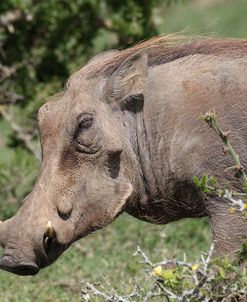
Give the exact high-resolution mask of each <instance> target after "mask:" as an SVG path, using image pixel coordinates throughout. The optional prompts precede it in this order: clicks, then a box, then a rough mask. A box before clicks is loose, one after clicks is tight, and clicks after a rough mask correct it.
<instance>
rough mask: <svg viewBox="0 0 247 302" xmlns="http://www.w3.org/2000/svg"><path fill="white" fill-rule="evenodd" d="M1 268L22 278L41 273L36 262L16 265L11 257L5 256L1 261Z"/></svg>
mask: <svg viewBox="0 0 247 302" xmlns="http://www.w3.org/2000/svg"><path fill="white" fill-rule="evenodd" d="M0 268H1V269H3V270H5V271H9V272H11V273H14V274H16V275H21V276H27V275H36V274H37V273H38V272H39V267H38V266H37V264H35V263H34V262H28V261H27V262H24V261H23V262H19V263H16V262H15V261H14V260H13V259H12V258H11V257H10V256H4V257H3V258H2V259H1V260H0Z"/></svg>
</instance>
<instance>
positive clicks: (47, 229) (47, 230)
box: [45, 221, 53, 238]
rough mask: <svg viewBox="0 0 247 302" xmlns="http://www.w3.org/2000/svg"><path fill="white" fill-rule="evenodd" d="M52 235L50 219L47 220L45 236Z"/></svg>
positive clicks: (49, 236)
mask: <svg viewBox="0 0 247 302" xmlns="http://www.w3.org/2000/svg"><path fill="white" fill-rule="evenodd" d="M52 235H53V227H52V224H51V221H48V222H47V227H46V231H45V237H48V238H51V237H52Z"/></svg>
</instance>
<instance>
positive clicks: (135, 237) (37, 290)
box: [0, 214, 210, 302]
mask: <svg viewBox="0 0 247 302" xmlns="http://www.w3.org/2000/svg"><path fill="white" fill-rule="evenodd" d="M209 241H210V235H209V228H208V224H207V220H206V219H199V220H197V219H193V220H191V219H187V220H183V221H180V222H177V223H173V224H170V225H168V226H165V227H164V226H154V225H151V224H148V223H144V222H141V221H138V220H136V219H134V218H132V217H130V216H128V215H127V214H126V215H122V217H120V218H118V220H116V221H115V222H114V223H113V224H112V225H110V226H108V227H107V228H105V229H104V230H101V231H98V232H96V233H94V234H92V235H90V236H88V237H86V238H83V239H81V240H80V241H78V242H77V243H76V244H75V245H74V246H73V247H71V248H70V249H69V250H68V251H67V252H65V254H64V255H63V256H61V257H60V258H59V260H58V261H57V262H56V263H55V264H53V265H52V266H50V267H48V268H46V269H44V270H42V271H41V272H40V273H39V274H38V275H37V276H35V277H19V276H15V275H12V274H9V273H7V272H4V271H0V301H1V302H12V301H21V302H33V301H36V302H41V301H42V302H67V301H70V302H72V301H80V290H81V281H82V280H85V281H90V282H93V281H102V278H103V276H106V277H107V278H108V279H109V281H110V282H111V284H112V285H113V286H114V287H115V288H119V287H123V286H122V283H123V284H127V283H128V282H129V281H130V279H131V278H135V279H136V280H138V281H139V282H140V284H142V285H143V286H145V282H146V280H145V277H144V274H143V269H144V267H143V266H142V265H141V264H140V263H139V258H136V257H133V256H132V255H133V253H134V252H135V250H136V247H137V245H138V244H139V245H140V246H141V247H142V249H143V250H144V251H145V252H146V253H147V255H149V256H150V258H151V259H152V260H154V261H160V260H161V259H162V257H164V256H167V257H168V256H169V257H173V256H176V257H182V256H183V253H184V251H187V252H188V258H189V259H195V258H196V255H199V253H200V251H201V250H205V251H206V250H207V248H208V246H209ZM103 282H104V281H103Z"/></svg>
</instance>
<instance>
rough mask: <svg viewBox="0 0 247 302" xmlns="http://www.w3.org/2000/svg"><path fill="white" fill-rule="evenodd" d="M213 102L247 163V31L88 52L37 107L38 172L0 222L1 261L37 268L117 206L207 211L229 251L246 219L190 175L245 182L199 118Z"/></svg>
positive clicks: (169, 212) (171, 215) (149, 213)
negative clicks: (239, 35) (241, 36)
mask: <svg viewBox="0 0 247 302" xmlns="http://www.w3.org/2000/svg"><path fill="white" fill-rule="evenodd" d="M212 109H215V110H216V112H217V114H218V121H219V124H220V125H221V127H222V128H223V129H227V130H230V131H231V133H232V135H231V138H232V142H233V145H234V146H235V148H236V150H237V152H238V154H240V156H241V159H242V164H243V165H244V166H247V162H246V160H247V156H246V154H247V40H220V39H213V38H209V39H206V38H201V39H194V40H193V39H190V41H188V40H187V39H186V38H178V37H169V36H168V37H166V36H163V37H156V38H153V39H151V40H149V41H146V42H143V43H141V44H138V45H136V46H134V47H132V48H129V49H126V50H123V51H116V50H112V51H108V52H105V53H102V54H99V55H98V56H96V57H94V58H93V59H91V60H90V61H89V62H88V63H87V65H85V66H84V67H83V68H81V69H80V70H79V71H78V72H76V73H75V74H73V75H72V76H71V78H70V79H69V81H68V84H67V87H66V89H65V91H64V92H63V93H62V94H59V95H58V96H57V97H56V98H55V99H53V100H50V101H49V102H47V103H46V104H44V105H43V106H42V107H41V108H40V110H39V113H38V125H39V133H40V140H41V146H42V163H41V167H40V172H39V176H38V179H37V181H36V183H35V186H34V188H33V191H32V192H31V193H30V194H29V195H28V196H27V197H26V199H25V202H24V204H23V206H22V207H21V209H20V210H19V211H18V212H17V214H16V215H15V216H14V217H13V218H11V219H9V220H6V221H4V222H2V223H1V224H0V243H1V245H2V246H3V248H4V249H5V251H4V255H3V258H2V259H1V261H0V268H2V269H4V270H7V271H10V272H12V273H15V274H19V275H34V274H36V273H38V271H39V270H40V269H41V268H43V267H45V266H47V265H49V264H51V263H52V262H54V261H55V260H56V259H57V258H58V257H59V256H60V255H61V254H62V253H63V252H64V251H65V250H66V249H67V248H68V247H69V246H70V245H71V244H72V243H73V242H75V241H76V240H78V239H80V238H82V237H84V236H86V235H87V234H89V233H91V232H93V231H95V230H97V229H100V228H102V227H104V226H106V225H107V224H109V223H111V222H112V221H113V220H114V219H115V218H116V217H117V216H118V215H120V214H121V213H122V212H127V213H129V214H130V215H133V216H134V217H136V218H138V219H141V220H145V221H147V222H151V223H156V224H166V223H169V222H172V221H175V220H178V219H181V218H185V217H202V216H208V217H209V220H210V222H211V226H212V236H213V240H214V242H215V253H216V254H220V255H228V256H230V257H233V256H234V255H235V254H236V252H237V251H238V250H239V248H240V246H241V241H242V240H243V236H244V235H246V234H247V221H246V220H244V219H243V217H242V216H241V215H239V214H231V215H230V214H229V213H228V207H229V206H228V205H227V203H225V202H223V201H222V200H218V198H217V197H210V198H209V197H208V196H206V195H204V194H203V193H202V192H201V191H200V190H199V189H198V188H196V187H195V185H194V184H193V175H197V176H201V175H202V174H204V173H205V172H208V173H210V174H212V175H215V176H216V177H218V179H219V181H222V182H225V181H226V180H227V181H232V182H233V186H234V187H235V188H236V189H239V188H238V182H237V181H236V180H235V178H234V176H233V173H232V172H229V171H227V172H226V171H225V172H224V168H226V167H228V166H231V165H232V162H231V158H230V156H225V155H224V154H223V152H222V146H221V141H220V139H219V138H218V137H217V135H216V134H215V133H214V131H212V130H211V129H210V128H208V127H207V125H206V124H205V123H203V122H202V121H201V120H200V119H199V118H198V117H199V115H200V113H205V112H207V111H209V110H212ZM188 240H189V238H188Z"/></svg>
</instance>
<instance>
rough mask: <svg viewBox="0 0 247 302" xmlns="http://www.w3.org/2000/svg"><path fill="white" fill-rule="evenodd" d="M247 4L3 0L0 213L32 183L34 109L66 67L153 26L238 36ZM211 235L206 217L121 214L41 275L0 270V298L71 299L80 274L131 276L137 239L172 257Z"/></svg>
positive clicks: (224, 0) (204, 243) (201, 246)
mask: <svg viewBox="0 0 247 302" xmlns="http://www.w3.org/2000/svg"><path fill="white" fill-rule="evenodd" d="M246 11H247V2H246V1H245V0H173V1H172V0H163V1H162V0H149V1H148V0H144V1H141V0H127V1H117V0H109V1H108V0H107V1H106V0H99V1H98V0H71V1H68V0H63V1H61V0H60V1H59V0H50V1H34V0H4V1H1V2H0V219H6V218H8V217H10V216H12V215H13V214H14V213H15V212H16V210H17V208H18V207H19V206H20V205H21V202H22V200H23V198H24V196H25V195H26V194H28V193H29V192H30V190H31V188H32V185H33V183H34V181H35V177H36V175H37V171H38V165H39V159H37V158H36V157H39V156H36V157H35V155H34V154H33V152H30V150H29V148H28V147H27V142H28V141H31V142H32V144H33V146H34V147H35V150H37V152H35V153H36V154H37V153H39V144H38V133H37V127H36V114H37V110H38V108H39V107H40V106H41V105H42V104H43V103H44V102H45V101H46V100H47V98H48V96H50V95H52V94H53V93H56V92H59V91H60V90H61V89H63V86H64V83H65V81H66V79H67V78H68V76H69V75H70V74H71V73H72V72H74V71H75V70H77V69H78V68H80V66H82V65H83V64H84V63H85V62H86V61H87V60H88V59H89V58H90V57H91V56H93V55H94V54H96V53H98V52H100V51H103V50H105V49H109V48H119V49H122V48H125V47H127V46H130V45H132V44H133V43H136V42H137V41H139V40H142V39H145V38H148V37H151V36H153V35H155V34H157V33H170V32H175V31H180V30H183V29H184V28H189V29H190V31H191V32H192V33H212V32H213V33H217V34H219V35H221V36H232V37H241V36H242V37H244V35H246V26H247V20H246V13H245V12H246ZM1 113H2V114H1ZM130 222H131V223H130ZM209 237H210V235H209V229H208V225H207V220H206V219H202V220H195V219H194V220H185V221H181V222H179V223H177V224H176V225H175V226H174V225H169V226H167V227H165V228H164V227H161V226H150V225H147V224H146V223H143V222H139V221H137V220H134V219H132V218H131V217H127V215H123V217H120V218H119V219H118V220H117V221H116V222H114V223H113V224H112V226H110V227H108V228H106V229H105V230H102V231H99V232H96V233H95V234H93V235H91V236H89V237H87V238H85V239H83V240H81V241H80V242H79V243H78V244H77V245H76V246H74V247H72V248H71V249H70V250H69V251H67V252H66V253H65V255H64V256H63V257H61V259H60V260H59V261H58V262H57V263H55V264H54V265H53V266H51V267H50V268H47V269H46V270H44V271H42V272H41V273H40V274H39V275H38V276H35V277H32V278H25V279H22V278H20V277H16V276H13V275H10V274H8V273H5V272H0V301H1V302H2V301H8V302H9V301H28V302H29V301H78V300H79V295H80V287H81V285H80V280H82V279H87V280H90V281H97V280H99V279H100V278H102V277H101V275H102V274H107V275H110V279H111V280H110V281H111V282H112V285H113V286H115V287H117V286H118V284H119V283H120V282H121V280H127V279H128V278H130V277H134V278H137V279H138V278H139V275H138V274H139V273H140V266H139V264H138V263H137V262H136V263H133V259H132V258H131V254H132V253H133V252H134V251H135V249H136V246H137V244H140V245H141V246H142V247H143V249H144V250H145V251H147V252H148V253H149V254H150V253H152V258H153V259H155V258H156V259H157V260H160V257H161V255H163V254H164V253H165V252H166V256H170V257H174V256H182V254H183V252H184V251H188V252H189V257H191V258H195V257H196V255H199V253H200V251H201V250H206V249H207V247H208V245H209ZM102 242H104V244H102ZM164 247H165V249H164ZM158 257H159V258H158ZM130 262H131V263H130ZM95 264H97V267H95ZM144 283H145V282H144ZM144 286H145V284H144Z"/></svg>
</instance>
